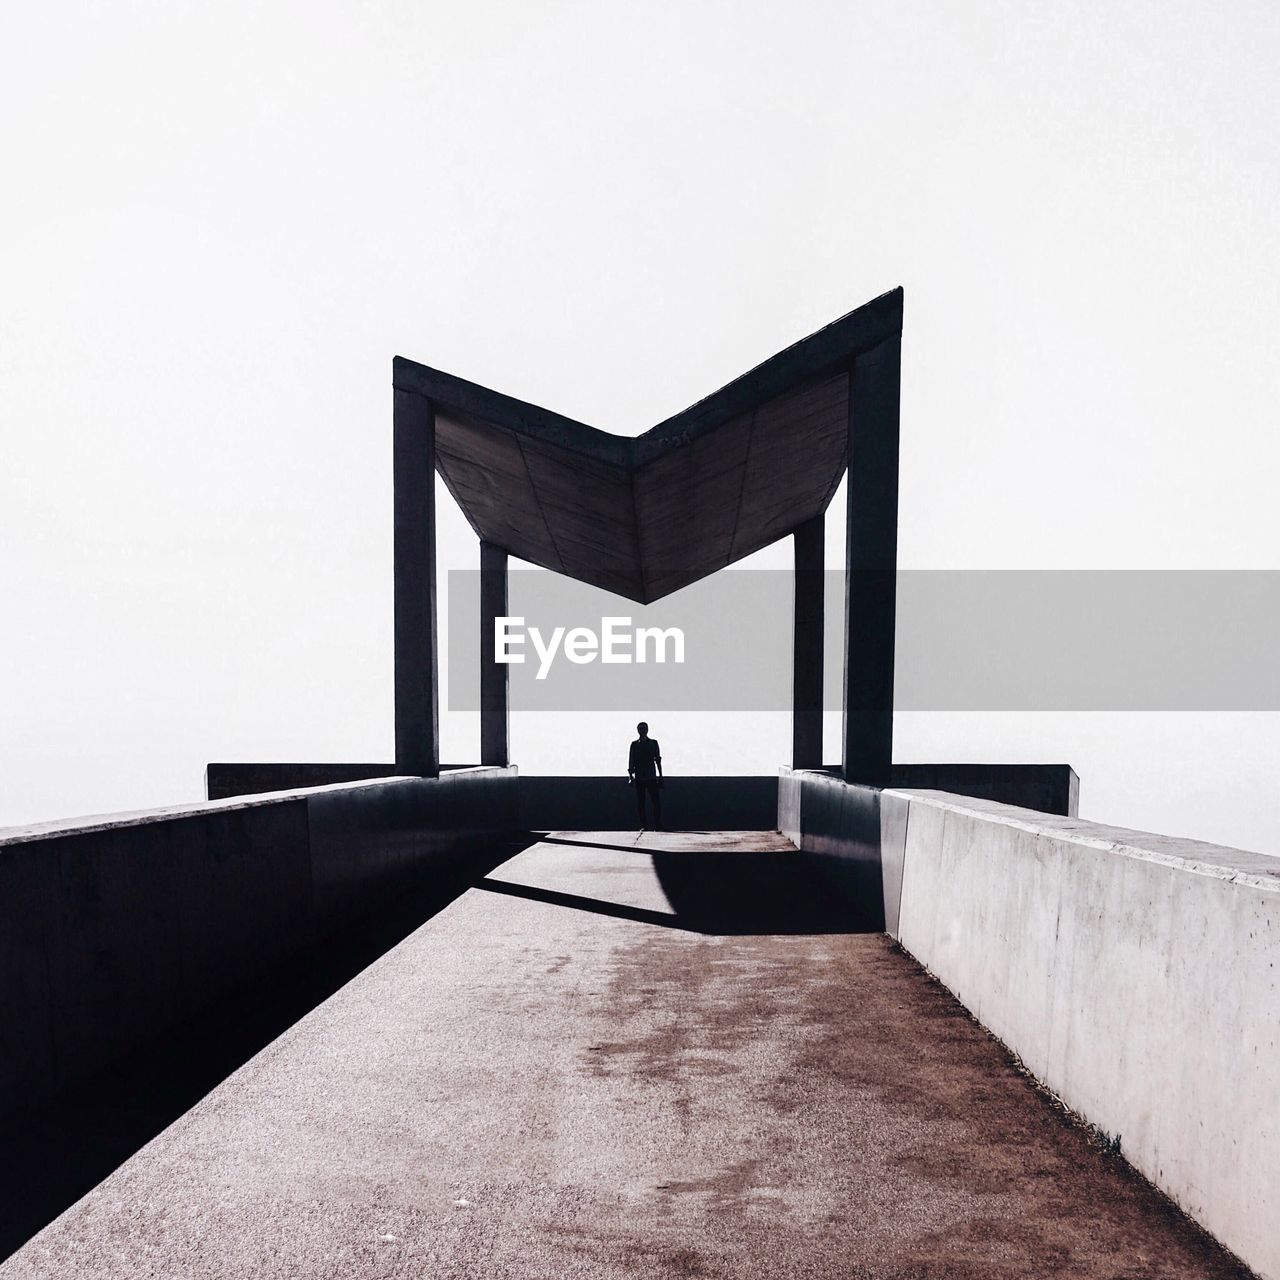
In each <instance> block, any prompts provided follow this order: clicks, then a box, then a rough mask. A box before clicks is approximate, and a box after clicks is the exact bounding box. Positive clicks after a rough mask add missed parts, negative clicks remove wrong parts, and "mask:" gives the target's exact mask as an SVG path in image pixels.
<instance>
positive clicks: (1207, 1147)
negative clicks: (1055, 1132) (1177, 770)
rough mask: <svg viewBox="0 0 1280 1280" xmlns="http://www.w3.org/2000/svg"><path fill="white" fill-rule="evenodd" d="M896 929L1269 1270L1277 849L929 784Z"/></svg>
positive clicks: (1084, 1111)
mask: <svg viewBox="0 0 1280 1280" xmlns="http://www.w3.org/2000/svg"><path fill="white" fill-rule="evenodd" d="M884 798H885V800H886V801H889V800H890V799H893V800H894V801H895V802H896V803H899V804H902V803H905V804H906V805H907V807H908V813H907V819H906V830H905V839H904V859H905V869H904V874H903V887H902V909H901V915H900V919H899V922H898V928H897V931H896V936H897V937H898V939H899V941H900V942H901V943H902V945H903V946H904V947H905V948H906V949H907V950H908V951H909V952H911V954H912V955H914V956H915V957H916V958H917V959H918V960H920V961H921V963H923V964H925V965H926V966H927V967H928V968H929V969H930V970H932V971H933V973H934V974H936V975H937V977H939V978H940V979H941V980H942V981H943V982H944V983H945V984H946V985H947V986H948V987H949V988H950V989H951V990H952V991H953V992H955V994H956V995H957V996H958V997H959V999H960V1000H961V1001H962V1002H963V1003H964V1004H965V1005H966V1007H967V1008H969V1009H970V1010H971V1011H972V1012H973V1014H974V1016H975V1017H977V1018H978V1019H979V1020H980V1021H981V1022H982V1023H983V1024H984V1025H986V1026H987V1027H989V1028H990V1029H991V1030H992V1031H993V1032H994V1033H995V1034H996V1035H998V1036H999V1037H1000V1038H1001V1039H1002V1040H1003V1041H1004V1042H1005V1043H1006V1044H1007V1045H1009V1046H1010V1048H1012V1049H1013V1050H1014V1051H1015V1052H1016V1053H1017V1054H1018V1056H1019V1057H1020V1058H1021V1059H1022V1060H1023V1062H1024V1063H1025V1064H1026V1065H1027V1067H1028V1068H1029V1069H1030V1070H1031V1072H1032V1073H1033V1074H1034V1075H1035V1076H1036V1077H1037V1078H1038V1079H1039V1080H1041V1081H1043V1083H1044V1084H1046V1085H1047V1086H1048V1087H1049V1088H1050V1089H1052V1090H1053V1092H1054V1093H1056V1094H1058V1095H1059V1097H1061V1098H1062V1099H1063V1101H1064V1102H1066V1104H1067V1105H1068V1106H1070V1107H1071V1108H1072V1109H1073V1110H1075V1111H1076V1112H1078V1113H1079V1114H1080V1115H1082V1116H1084V1117H1085V1118H1086V1119H1087V1120H1088V1121H1090V1122H1091V1123H1092V1124H1094V1125H1096V1126H1098V1128H1099V1129H1101V1130H1102V1131H1103V1132H1105V1133H1106V1134H1108V1135H1110V1136H1111V1137H1112V1138H1113V1139H1114V1140H1115V1141H1116V1142H1117V1143H1118V1145H1119V1147H1120V1149H1121V1151H1122V1153H1123V1154H1124V1155H1125V1157H1126V1158H1127V1159H1128V1160H1129V1161H1130V1162H1131V1163H1132V1164H1133V1165H1134V1166H1135V1167H1136V1168H1138V1169H1139V1170H1141V1172H1142V1173H1143V1174H1145V1175H1146V1176H1147V1177H1148V1178H1150V1179H1151V1181H1152V1182H1154V1183H1155V1184H1156V1185H1157V1186H1158V1187H1160V1188H1161V1189H1162V1190H1163V1191H1165V1192H1166V1193H1167V1194H1168V1195H1169V1196H1170V1197H1171V1198H1172V1199H1173V1200H1175V1201H1176V1202H1177V1203H1178V1204H1179V1205H1181V1206H1182V1208H1184V1209H1185V1210H1186V1211H1187V1212H1188V1213H1189V1214H1191V1216H1192V1217H1194V1218H1196V1219H1197V1221H1199V1222H1200V1223H1202V1224H1203V1225H1204V1226H1205V1227H1207V1228H1208V1230H1209V1231H1211V1232H1212V1233H1213V1234H1214V1235H1215V1236H1217V1237H1218V1239H1220V1240H1221V1241H1222V1242H1223V1243H1224V1244H1226V1245H1227V1246H1228V1247H1229V1248H1230V1249H1232V1250H1233V1251H1234V1252H1236V1253H1237V1254H1239V1255H1240V1257H1242V1258H1243V1259H1244V1260H1245V1262H1247V1263H1248V1264H1249V1265H1250V1266H1252V1267H1253V1268H1254V1269H1255V1270H1256V1271H1258V1272H1259V1273H1260V1274H1261V1275H1263V1276H1268V1277H1272V1278H1273V1280H1274V1278H1275V1277H1280V1228H1278V1227H1277V1223H1280V1106H1278V1105H1277V1099H1280V859H1278V858H1274V857H1268V856H1267V855H1264V854H1249V853H1241V852H1239V851H1237V850H1233V849H1224V848H1220V847H1219V846H1216V845H1208V844H1203V843H1200V842H1198V841H1193V840H1177V839H1171V838H1167V837H1163V836H1155V835H1147V834H1144V833H1141V832H1135V831H1126V830H1123V829H1120V828H1114V827H1105V826H1101V825H1099V824H1096V823H1090V822H1081V821H1080V820H1078V819H1071V818H1053V817H1049V816H1046V815H1044V814H1039V813H1031V812H1028V811H1024V810H1017V809H1012V808H1009V807H1007V806H1002V805H997V804H992V803H989V802H984V801H977V800H966V799H961V798H959V797H956V796H946V795H941V794H937V793H898V794H897V795H896V796H894V795H893V793H886V794H885V797H884Z"/></svg>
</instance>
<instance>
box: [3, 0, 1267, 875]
mask: <svg viewBox="0 0 1280 1280" xmlns="http://www.w3.org/2000/svg"><path fill="white" fill-rule="evenodd" d="M1277 65H1280V10H1277V9H1276V7H1275V6H1274V5H1271V4H1260V3H1248V2H1247V0H1236V3H1233V4H1231V5H1222V4H1218V3H1186V2H1181V3H1179V2H1177V0H1173V2H1170V0H1161V2H1160V3H1145V2H1129V3H1120V4H1114V5H1106V6H1102V5H1096V4H1083V3H1074V2H1067V3H1064V0H1054V2H1053V3H1041V4H1037V3H1028V0H1016V2H1012V0H1011V2H1010V3H986V4H968V5H966V4H956V3H945V4H944V3H932V4H931V3H924V2H922V0H905V2H900V3H895V4H884V3H876V4H865V3H848V2H846V0H842V2H841V3H829V4H828V3H815V2H813V0H792V2H791V3H787V4H763V3H744V2H743V0H735V2H734V3H718V2H717V3H708V2H705V0H681V2H679V3H652V4H646V5H644V6H625V7H624V6H620V5H602V4H599V3H527V4H517V3H514V2H513V0H503V2H502V3H494V2H489V3H485V2H483V0H481V2H479V3H476V2H474V0H473V2H472V3H468V4H466V5H461V4H451V5H442V4H430V3H428V4H423V3H413V4H409V3H392V2H388V0H374V2H372V3H366V4H363V5H356V4H345V5H339V4H333V3H317V2H316V0H311V2H309V3H306V4H301V3H299V4H287V3H278V4H245V3H237V2H235V0H223V2H222V3H219V4H217V5H208V4H186V3H179V2H177V0H164V3H152V4H145V3H137V2H133V0H118V2H116V3H110V4H82V5H73V4H68V3H63V2H60V0H46V2H45V3H42V4H40V5H28V6H24V7H22V8H21V10H15V11H13V12H11V13H10V14H9V15H8V16H7V19H6V24H5V34H4V39H3V42H0V111H2V113H3V119H4V122H5V123H4V125H3V129H2V131H0V178H2V180H3V184H4V185H3V199H2V200H0V607H2V608H3V611H4V612H3V627H2V628H0V822H9V823H13V822H20V821H26V820H35V819H42V818H49V817H55V816H63V815H70V814H75V813H83V812H88V811H101V810H109V809H119V808H129V807H139V806H146V805H152V804H160V803H166V802H174V801H179V800H183V799H190V798H198V797H199V796H200V794H201V788H202V769H203V764H204V762H205V761H206V760H210V759H223V760H235V759H268V760H269V759H280V760H285V759H302V760H325V759H331V760H379V759H387V758H389V757H390V753H391V746H392V721H391V705H392V700H391V654H392V649H391V513H390V499H391V484H390V479H391V476H390V388H389V382H390V363H391V357H392V356H393V355H394V354H396V353H402V354H404V355H408V356H411V357H414V358H416V359H420V360H423V361H425V362H427V363H430V364H434V365H437V366H439V367H442V368H445V369H448V370H450V371H453V372H456V373H458V374H461V375H463V376H466V377H469V378H472V379H475V380H477V381H479V382H483V383H486V384H489V385H491V386H494V387H497V388H499V389H501V390H504V391H507V392H510V393H512V394H515V395H517V396H520V397H523V398H526V399H530V400H533V401H535V402H538V403H542V404H545V405H547V406H549V407H552V408H555V409H558V410H560V411H561V412H564V413H567V414H569V415H571V416H574V417H577V418H581V419H585V420H586V421H589V422H592V423H593V424H595V425H598V426H601V427H604V428H606V429H610V430H614V431H619V432H626V433H634V432H638V431H641V430H643V429H645V428H647V427H648V426H650V425H652V424H653V423H654V422H655V421H657V420H658V419H659V418H662V417H665V416H667V415H668V414H670V413H672V412H674V411H676V410H678V409H680V408H682V407H683V406H684V405H686V404H687V403H689V402H691V401H693V400H695V399H697V398H699V397H700V396H702V395H704V394H705V393H706V392H708V391H710V390H712V389H713V388H715V387H716V386H719V385H720V384H722V383H723V382H725V381H727V380H728V379H729V378H731V377H733V376H734V375H736V374H738V373H739V372H741V371H742V370H744V369H745V368H747V367H749V366H750V365H752V364H754V363H756V362H758V361H759V360H761V359H763V358H764V357H766V356H768V355H770V354H772V353H773V352H774V351H776V350H778V349H779V348H780V347H782V346H784V345H785V344H787V343H789V342H791V341H793V340H795V339H797V338H799V337H801V336H803V335H804V334H806V333H808V332H810V331H811V330H813V329H815V328H817V327H819V326H820V325H821V324H823V323H825V322H826V321H828V320H830V319H832V318H834V317H835V316H837V315H839V314H841V313H842V312H844V311H847V310H848V309H850V308H851V307H853V306H855V305H857V304H859V303H861V302H863V301H864V300H866V299H867V298H869V297H871V296H873V295H874V294H877V293H880V292H882V291H883V290H885V289H887V288H890V287H892V286H894V285H896V284H902V285H904V286H905V287H906V297H907V302H906V306H907V322H906V325H907V327H906V339H905V350H904V388H903V419H902V421H903V434H902V438H903V458H902V496H901V563H902V564H903V566H904V567H907V568H966V567H972V568H1004V567H1009V568H1068V567H1071V568H1099V567H1116V568H1121V567H1123V568H1280V539H1278V538H1277V534H1278V533H1280V515H1278V514H1277V507H1276V503H1275V477H1276V473H1277V463H1278V462H1280V445H1278V444H1277V436H1278V433H1277V430H1276V428H1277V425H1278V424H1277V416H1278V414H1280V409H1278V406H1280V355H1278V353H1277V337H1278V336H1280V287H1278V285H1280V272H1278V268H1280V234H1278V231H1277V225H1278V220H1277V217H1276V210H1277V208H1280V147H1278V146H1277V120H1278V119H1280V115H1278V113H1277V110H1276V93H1275V68H1276V66H1277ZM839 525H840V521H839V520H838V519H836V520H833V521H832V522H831V528H830V537H831V556H832V557H833V561H834V557H835V556H837V555H838V554H839V548H840V528H839ZM440 532H441V548H440V567H441V572H442V573H443V572H445V571H447V570H448V569H449V568H452V567H475V565H476V563H477V555H476V551H475V546H474V539H473V537H472V535H471V534H470V532H469V530H468V529H467V528H466V526H465V523H464V522H463V521H462V519H461V517H460V515H459V514H458V513H457V511H456V509H455V508H453V507H452V504H451V503H449V501H448V499H447V498H446V499H444V501H443V502H442V506H441V512H440ZM787 555H788V551H787V548H785V547H782V548H775V549H774V551H773V552H771V553H766V554H765V555H764V556H763V557H761V558H760V561H759V562H760V563H762V564H770V565H774V564H778V565H781V564H786V563H787ZM604 599H605V598H604V597H602V602H603V601H604ZM746 630H747V628H746V626H745V624H744V632H745V631H746ZM1097 637H1098V643H1099V645H1105V644H1106V642H1107V619H1106V618H1105V617H1100V618H1098V620H1097ZM472 721H473V717H470V716H467V717H460V716H450V715H446V716H445V717H444V722H443V723H444V743H443V749H444V755H445V757H446V759H455V760H456V759H469V758H474V755H475V753H476V750H477V746H476V738H477V735H476V731H475V726H474V724H473V723H472ZM617 721H618V717H613V716H610V717H603V716H595V715H591V716H578V717H573V718H565V717H561V718H559V719H556V718H553V717H538V718H536V719H531V718H530V717H527V716H517V717H516V722H515V725H514V750H515V755H516V758H517V762H518V763H519V764H520V765H521V766H522V767H523V768H525V769H526V770H528V771H531V772H551V771H564V772H596V771H604V770H608V769H610V768H617V767H619V766H620V764H621V761H622V759H623V756H622V752H623V751H624V750H625V743H626V741H627V740H628V738H629V736H630V728H631V725H630V723H629V721H628V720H627V719H625V718H624V722H623V723H621V724H619V723H618V722H617ZM831 728H832V730H833V731H834V729H835V726H834V725H832V726H831ZM655 732H658V733H659V734H660V736H661V738H662V740H663V743H664V748H665V751H666V753H667V755H668V763H669V764H670V766H671V767H672V769H673V770H677V769H678V770H680V771H681V772H692V771H699V770H710V771H718V772H738V771H772V770H773V769H774V768H775V767H776V766H777V764H779V763H780V762H783V761H785V759H786V752H787V746H788V741H789V737H788V725H787V721H786V718H785V717H760V716H752V717H739V718H732V717H731V718H728V719H727V720H726V719H725V718H723V717H721V718H717V719H715V720H712V719H710V718H706V717H695V716H685V717H677V716H668V717H666V718H665V719H664V722H663V723H662V724H656V723H655ZM897 754H898V757H899V758H900V759H908V760H910V759H917V760H922V759H943V758H947V759H965V760H977V759H1005V760H1063V759H1065V760H1068V761H1070V762H1071V763H1073V764H1074V765H1075V766H1076V768H1077V769H1078V770H1079V772H1080V773H1081V775H1082V777H1083V790H1082V797H1083V800H1082V811H1083V812H1084V813H1086V814H1087V815H1089V816H1094V817H1099V818H1104V819H1107V820H1111V821H1117V822H1122V823H1127V824H1130V825H1136V826H1143V827H1149V828H1155V829H1159V830H1167V831H1172V832H1176V833H1180V834H1194V835H1201V836H1205V837H1209V838H1213V839H1218V840H1222V841H1224V842H1228V843H1237V844H1242V845H1245V846H1249V847H1257V848H1263V849H1267V850H1269V851H1275V852H1280V806H1278V805H1277V804H1276V793H1277V784H1276V779H1277V776H1278V774H1280V719H1278V718H1277V717H1275V716H1271V715H1262V714H1257V715H1233V716H1225V715H1223V716H1208V715H1189V714H1180V715H1173V714H1170V715H1138V716H1134V715H1128V716H1103V715H1088V716H1086V715H1080V716H1066V715H1055V716H1025V715H1024V716H1016V717H1011V716H996V715H990V716H958V715H948V716H941V715H937V716H930V715H923V714H912V715H902V716H900V717H899V718H898V752H897Z"/></svg>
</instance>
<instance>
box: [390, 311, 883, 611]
mask: <svg viewBox="0 0 1280 1280" xmlns="http://www.w3.org/2000/svg"><path fill="white" fill-rule="evenodd" d="M901 331H902V290H901V289H895V290H893V291H892V292H891V293H886V294H883V295H882V296H881V297H879V298H876V299H874V300H873V301H871V302H869V303H867V304H866V305H865V306H862V307H859V308H858V309H857V310H856V311H852V312H850V313H849V314H848V315H846V316H844V317H842V318H841V319H839V320H837V321H835V323H833V324H830V325H828V326H827V327H826V328H825V329H821V330H819V331H818V332H817V333H815V334H813V335H811V336H810V337H808V338H805V339H804V340H803V341H801V342H798V343H796V344H795V345H794V346H791V347H788V348H787V349H786V350H785V351H782V352H780V353H779V354H778V355H776V356H774V357H772V358H771V359H769V360H767V361H765V363H764V364H762V365H758V366H757V367H756V368H755V369H752V370H751V372H749V373H745V374H743V375H742V377H740V378H737V379H735V380H734V381H733V382H731V383H729V384H728V386H725V387H722V388H721V389H720V390H719V391H717V392H715V393H714V394H713V395H710V396H708V397H707V398H706V399H705V400H700V401H699V402H698V403H697V404H695V405H693V406H691V407H690V408H688V409H685V410H684V411H683V412H682V413H678V414H676V416H675V417H673V418H669V419H667V421H665V422H662V423H659V424H658V425H657V426H656V427H653V428H652V429H650V430H649V431H646V432H645V433H644V434H643V435H641V436H635V437H627V436H615V435H611V434H609V433H608V432H605V431H599V430H597V429H596V428H594V427H589V426H587V425H586V424H585V423H581V422H574V421H573V420H572V419H570V418H564V417H561V416H560V415H559V414H555V413H552V412H550V411H549V410H546V409H540V408H538V407H537V406H536V405H530V404H525V403H523V402H522V401H519V400H513V399H512V398H510V397H509V396H504V395H501V394H499V393H498V392H495V391H490V390H488V389H487V388H485V387H480V386H477V385H476V384H475V383H471V382H466V381H464V380H462V379H461V378H455V377H453V376H452V375H451V374H447V373H441V372H439V371H438V370H435V369H430V368H428V367H427V366H426V365H421V364H416V363H415V362H414V361H412V360H406V359H404V358H403V357H399V356H398V357H397V358H396V360H395V366H394V382H395V385H396V387H397V388H399V389H400V390H404V391H411V392H415V393H417V394H419V395H422V396H425V397H426V398H427V399H429V400H430V401H431V403H432V407H433V409H434V413H435V426H436V467H437V469H438V470H439V472H440V474H441V476H442V477H443V479H444V482H445V484H446V485H447V486H448V488H449V492H450V493H452V494H453V496H454V498H455V499H456V500H457V502H458V505H459V506H460V507H461V508H462V510H463V513H464V514H465V515H466V517H467V520H468V521H469V522H470V524H471V527H472V528H473V529H474V530H475V531H476V533H477V534H478V535H479V536H480V537H481V538H483V539H484V540H485V541H486V542H491V543H494V544H495V545H497V546H500V547H504V548H506V550H507V551H508V552H510V553H511V554H512V555H514V556H517V557H519V558H520V559H522V560H527V561H530V562H531V563H533V564H536V565H541V566H542V567H544V568H547V569H554V570H556V571H557V572H558V573H563V574H567V575H568V576H569V577H571V578H576V579H578V580H579V581H581V582H586V583H590V584H591V585H593V586H597V587H602V588H603V589H604V590H606V591H611V592H614V593H615V594H617V595H620V596H625V597H626V598H627V599H630V600H635V601H638V602H639V603H641V604H648V603H650V602H652V601H654V600H658V599H660V598H661V597H663V596H665V595H669V594H670V593H671V592H673V591H677V590H679V588H681V587H684V586H688V585H689V584H690V583H693V582H696V581H698V580H699V579H700V578H704V577H706V576H707V575H708V574H711V573H714V572H715V571H716V570H717V569H723V568H724V567H725V566H726V565H730V564H732V563H734V561H736V560H741V559H742V558H743V556H747V555H750V554H751V553H752V552H753V551H759V550H760V549H761V548H762V547H766V546H768V545H769V544H770V543H771V542H776V541H777V540H778V539H779V538H782V537H785V536H786V535H787V534H789V533H791V532H792V531H793V530H794V529H795V528H796V526H797V525H800V524H803V523H804V522H805V521H806V520H809V519H811V518H812V517H814V516H816V515H818V514H819V513H820V512H822V511H824V510H825V509H826V507H827V504H828V503H829V502H830V501H831V497H832V494H834V492H835V490H836V487H837V486H838V485H839V483H840V479H841V477H842V476H843V474H844V469H845V463H846V458H847V454H848V431H849V374H850V370H851V368H852V364H853V360H854V358H855V357H856V356H858V355H859V354H861V353H863V352H866V351H870V350H872V349H873V348H875V347H877V346H879V345H880V344H881V343H882V342H884V341H886V340H887V339H889V338H892V337H895V336H896V335H898V334H899V333H901Z"/></svg>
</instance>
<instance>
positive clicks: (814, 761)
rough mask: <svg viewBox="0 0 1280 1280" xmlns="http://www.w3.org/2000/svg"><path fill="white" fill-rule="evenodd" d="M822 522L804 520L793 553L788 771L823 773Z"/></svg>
mask: <svg viewBox="0 0 1280 1280" xmlns="http://www.w3.org/2000/svg"><path fill="white" fill-rule="evenodd" d="M825 523H826V521H825V518H824V517H823V516H822V515H816V516H814V517H813V519H812V520H806V521H805V523H804V524H802V525H800V526H799V527H798V528H797V529H796V531H795V533H794V534H793V535H792V540H793V544H794V550H795V596H794V600H795V606H794V615H793V616H794V626H795V640H794V643H793V645H792V649H791V765H792V767H793V768H795V769H818V768H821V767H822V604H823V600H822V597H823V564H824V558H823V555H824V543H823V531H824V526H825Z"/></svg>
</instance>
